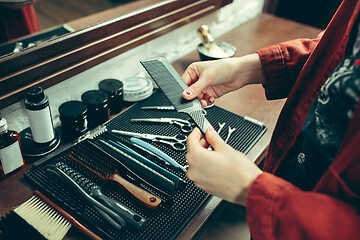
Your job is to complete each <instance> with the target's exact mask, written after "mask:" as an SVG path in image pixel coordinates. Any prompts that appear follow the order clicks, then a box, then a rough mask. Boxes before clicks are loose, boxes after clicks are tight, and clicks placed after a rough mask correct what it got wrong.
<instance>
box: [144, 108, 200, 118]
mask: <svg viewBox="0 0 360 240" xmlns="http://www.w3.org/2000/svg"><path fill="white" fill-rule="evenodd" d="M141 109H142V110H165V111H172V110H175V107H174V106H144V107H141ZM202 113H203V115H204V116H205V115H206V114H207V111H206V110H205V109H204V108H203V109H202Z"/></svg>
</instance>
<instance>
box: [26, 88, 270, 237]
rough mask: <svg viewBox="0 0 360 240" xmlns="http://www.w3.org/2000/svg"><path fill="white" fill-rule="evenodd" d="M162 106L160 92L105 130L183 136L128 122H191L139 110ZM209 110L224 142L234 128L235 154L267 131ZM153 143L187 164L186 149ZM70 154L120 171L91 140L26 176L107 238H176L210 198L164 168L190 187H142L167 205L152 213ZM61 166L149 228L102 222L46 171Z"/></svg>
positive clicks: (174, 114)
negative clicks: (166, 189)
mask: <svg viewBox="0 0 360 240" xmlns="http://www.w3.org/2000/svg"><path fill="white" fill-rule="evenodd" d="M159 105H162V106H167V105H170V103H169V102H168V100H167V99H166V98H165V96H164V95H163V93H162V92H161V91H156V92H154V94H153V95H152V96H151V97H150V98H148V99H146V100H144V101H142V102H139V103H137V104H134V105H133V106H132V107H130V108H128V109H127V110H126V111H124V112H122V113H121V114H119V115H118V116H116V117H115V118H113V119H112V120H111V121H109V122H107V123H106V124H105V125H106V127H107V128H108V129H110V130H111V129H118V130H126V131H133V132H139V133H152V134H158V135H175V134H179V133H181V130H180V128H179V126H176V125H169V124H165V123H151V124H149V123H138V122H131V121H130V120H131V119H133V118H153V117H157V118H158V117H166V118H181V119H185V120H189V117H188V116H187V115H185V114H181V113H177V112H176V111H160V110H142V109H141V107H143V106H159ZM206 111H207V115H206V117H207V119H208V120H209V122H210V123H211V124H212V125H213V126H214V127H215V128H216V129H217V130H218V128H219V125H218V123H226V124H225V126H224V128H223V129H222V131H221V133H220V136H221V137H222V138H223V139H226V137H227V134H228V127H229V126H230V127H231V128H236V130H235V132H234V133H233V134H232V135H231V136H230V139H229V141H228V143H229V144H230V145H231V146H232V147H234V148H235V149H237V150H240V151H242V152H244V153H247V152H248V151H249V150H250V149H251V147H252V146H253V145H254V144H255V143H256V141H257V140H258V139H259V138H260V137H261V136H262V135H263V133H264V132H265V131H266V126H261V125H257V124H254V123H252V122H250V121H247V120H245V119H244V118H243V117H241V116H238V115H236V114H233V113H231V112H229V111H227V110H224V109H222V108H219V107H217V106H213V107H211V108H208V109H206ZM104 138H106V135H105V134H101V135H100V136H97V137H96V138H95V139H94V140H92V141H94V143H98V141H99V139H104ZM120 138H121V139H122V140H123V141H124V142H129V137H121V136H120ZM151 143H152V144H153V145H155V146H156V147H158V148H159V149H161V150H163V151H164V152H166V153H167V154H168V155H170V156H171V157H173V158H174V159H176V160H177V161H178V162H179V163H180V164H181V165H186V160H185V155H186V150H185V151H176V150H174V149H172V148H171V147H170V146H167V145H164V144H162V143H157V142H151ZM71 154H73V155H77V156H81V157H83V158H88V159H89V161H90V162H91V163H92V164H93V165H96V167H97V168H98V170H99V172H101V171H103V172H111V171H114V170H115V169H119V164H118V163H117V162H115V161H114V160H113V159H112V158H110V157H109V156H107V155H105V154H104V153H102V152H101V151H99V150H98V149H96V148H94V147H93V146H92V144H90V143H89V141H88V140H83V141H81V142H79V143H77V144H74V145H71V146H67V147H64V148H62V150H60V151H58V152H57V153H56V154H53V156H51V157H48V158H46V159H43V160H40V161H39V162H37V163H35V164H34V167H33V168H32V169H30V170H28V171H27V172H26V173H25V176H26V177H27V179H28V180H29V181H30V182H31V183H33V184H34V185H35V188H38V189H40V191H42V192H43V193H44V194H45V195H47V196H49V197H50V198H52V199H53V200H55V202H57V203H58V204H59V205H60V206H61V207H63V208H64V209H65V210H67V211H68V212H69V213H71V214H72V215H73V216H74V217H75V218H76V219H78V220H79V221H81V222H82V223H83V224H84V225H86V226H87V227H88V228H90V229H91V230H93V231H94V232H96V233H97V234H98V235H99V236H101V237H103V238H105V239H157V240H158V239H175V238H176V236H177V235H178V234H179V233H180V232H181V231H182V230H183V229H184V227H185V226H186V224H187V223H188V222H189V221H190V220H191V218H192V217H193V216H194V214H196V213H197V211H198V210H199V208H200V207H201V206H202V204H203V203H204V202H205V201H206V199H207V198H208V197H209V195H208V194H206V193H205V192H204V191H202V190H201V189H199V188H197V187H196V186H195V185H194V184H193V183H192V182H191V181H189V180H188V179H187V178H186V175H185V174H184V173H183V172H182V171H179V170H176V169H173V168H171V167H169V166H168V165H162V164H161V163H160V164H161V165H162V166H163V167H164V168H166V169H167V170H169V171H170V172H172V173H174V174H176V175H177V176H179V177H180V178H182V179H184V180H185V181H186V184H184V185H183V186H182V187H179V188H178V189H177V190H176V191H175V192H174V193H171V194H167V193H164V192H159V191H158V190H157V189H156V188H153V187H152V186H151V185H146V184H143V183H139V184H140V185H141V186H142V187H144V188H146V189H147V190H148V191H150V192H152V193H154V194H155V195H157V196H159V197H160V198H161V199H162V200H163V202H162V203H161V204H160V206H159V208H157V209H150V208H147V207H145V206H143V205H141V204H140V203H138V202H137V201H136V199H135V198H134V197H133V196H131V195H130V194H129V193H127V192H126V191H125V190H123V189H122V188H121V187H118V186H117V185H115V184H112V183H108V182H105V183H104V180H102V179H101V178H100V177H99V176H97V175H95V174H94V173H93V172H91V171H90V170H88V169H87V168H85V167H84V166H83V165H81V164H79V163H77V162H75V161H74V160H72V158H71V157H70V155H71ZM57 162H63V163H65V164H67V165H68V166H70V167H71V168H73V169H75V170H76V171H77V172H79V173H81V174H82V175H83V176H84V177H86V178H88V179H90V180H91V181H93V182H94V183H95V184H97V185H99V186H101V187H102V190H103V193H104V194H105V195H107V196H109V197H112V198H114V199H117V200H119V201H120V202H121V203H123V204H124V205H126V206H127V207H129V208H131V209H133V210H134V211H136V212H137V213H139V214H140V215H142V216H143V217H145V218H146V219H147V225H146V227H145V229H143V230H136V229H133V228H132V227H128V228H126V229H125V230H124V231H121V232H120V231H117V230H115V229H113V228H112V227H111V226H109V224H106V222H104V221H103V220H102V218H101V217H99V215H98V214H97V212H96V211H94V209H93V208H92V207H91V206H89V205H88V204H87V202H86V201H84V200H83V199H82V197H80V195H78V194H77V193H76V192H75V191H74V190H73V188H71V187H69V186H68V185H67V184H65V183H64V182H63V181H62V180H61V179H58V178H57V177H56V176H53V175H52V174H50V173H49V172H47V171H46V170H45V167H46V165H47V164H55V163H57ZM120 174H121V172H120Z"/></svg>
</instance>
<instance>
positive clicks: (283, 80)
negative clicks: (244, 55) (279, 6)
mask: <svg viewBox="0 0 360 240" xmlns="http://www.w3.org/2000/svg"><path fill="white" fill-rule="evenodd" d="M359 9H360V1H355V0H344V1H343V3H342V4H341V6H340V8H339V10H338V11H337V13H336V14H335V16H334V18H333V19H332V21H331V22H330V24H329V26H328V27H327V29H326V30H325V32H323V33H322V34H321V35H319V38H317V39H313V40H309V39H299V40H294V41H290V42H285V43H282V44H278V45H276V46H271V47H268V48H265V49H262V50H259V51H258V54H259V56H260V59H261V62H262V66H263V70H264V74H265V78H266V84H265V91H266V96H267V98H268V99H276V98H281V97H286V96H288V99H287V101H286V103H285V105H284V108H283V110H282V112H281V114H280V116H279V119H278V122H277V125H276V128H275V130H274V133H273V137H272V140H271V143H270V146H269V151H268V155H267V157H266V159H265V164H264V170H265V171H267V172H270V173H274V172H275V170H276V169H277V167H278V166H279V164H280V163H281V161H282V159H283V158H284V156H285V155H286V154H287V152H288V151H289V149H290V148H291V147H292V146H293V144H294V142H295V140H296V137H297V136H298V134H299V133H300V132H301V128H302V125H303V123H304V121H305V118H306V117H307V114H308V111H309V108H310V106H311V104H312V102H313V100H314V99H315V98H316V96H317V95H318V94H319V89H320V87H321V85H322V84H323V83H324V82H325V81H326V79H327V78H328V77H329V75H330V74H331V73H332V72H333V70H334V69H335V67H336V66H337V65H338V64H339V63H340V61H341V60H342V59H343V58H344V55H345V49H346V46H347V43H348V40H349V35H350V33H351V30H352V27H353V25H354V22H355V20H356V17H357V16H358V13H359ZM298 66H302V67H300V68H299V67H298ZM359 122H360V104H359V105H358V107H357V110H356V111H355V113H354V116H353V118H352V120H351V121H350V124H349V127H348V130H347V133H346V135H345V138H344V140H343V142H342V145H341V147H340V149H339V152H338V155H337V157H336V158H335V160H334V162H333V163H332V164H331V166H330V167H329V169H328V170H327V171H326V172H325V174H324V175H323V176H322V178H321V179H320V180H319V182H318V183H317V184H316V186H315V188H314V189H313V190H312V191H308V192H305V191H302V190H300V189H298V188H296V187H295V186H293V185H292V184H290V183H288V182H286V181H284V180H282V179H280V178H278V177H276V176H274V175H272V174H269V173H266V172H265V173H263V174H261V175H260V176H259V177H258V178H257V179H256V180H255V181H254V183H253V185H252V186H251V188H250V191H249V196H248V198H247V202H246V209H247V220H248V223H249V227H250V231H251V233H252V236H253V238H254V239H277V240H278V239H292V240H293V239H294V240H296V239H356V238H359V236H360V215H359V212H360V131H359Z"/></svg>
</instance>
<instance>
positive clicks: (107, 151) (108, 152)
mask: <svg viewBox="0 0 360 240" xmlns="http://www.w3.org/2000/svg"><path fill="white" fill-rule="evenodd" d="M87 142H88V143H89V144H90V145H91V146H93V147H94V148H95V149H96V150H98V151H99V152H101V153H102V154H104V155H105V156H107V157H109V158H111V159H112V160H113V161H115V162H116V163H118V164H119V167H121V168H122V169H123V170H124V174H125V175H126V176H128V177H129V179H131V180H134V181H137V180H139V184H140V185H142V186H143V185H144V184H145V188H147V187H146V185H147V186H151V188H154V189H155V190H156V191H157V192H159V193H161V194H163V195H164V196H166V198H169V197H170V194H169V193H168V192H166V191H164V190H162V189H160V188H158V187H157V186H155V185H154V184H153V182H151V183H150V182H149V181H147V180H146V179H145V178H143V177H142V176H140V175H141V174H142V172H140V173H139V174H140V175H139V174H138V173H136V172H134V171H133V170H132V169H131V168H129V167H128V166H127V165H125V164H124V163H123V162H122V160H120V159H123V158H124V156H123V155H122V154H120V153H118V152H117V151H115V150H113V149H111V148H110V147H109V146H107V145H105V144H101V146H98V145H96V144H95V143H93V142H91V141H87ZM165 200H166V199H162V201H163V202H165Z"/></svg>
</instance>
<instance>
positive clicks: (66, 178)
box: [47, 165, 127, 230]
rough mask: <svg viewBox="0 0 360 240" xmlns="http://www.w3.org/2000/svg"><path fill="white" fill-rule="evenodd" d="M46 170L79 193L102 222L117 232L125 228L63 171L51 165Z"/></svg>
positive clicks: (123, 224)
mask: <svg viewBox="0 0 360 240" xmlns="http://www.w3.org/2000/svg"><path fill="white" fill-rule="evenodd" d="M47 170H48V171H49V172H52V173H55V174H56V175H57V176H59V177H60V178H61V179H63V180H64V181H65V182H67V183H69V184H70V185H71V186H72V187H73V188H74V189H75V190H76V191H77V192H78V193H80V194H81V195H82V196H83V197H84V199H85V200H87V201H88V202H89V203H90V204H91V206H92V207H93V208H94V209H95V210H96V211H97V212H98V213H99V214H100V215H101V216H102V218H103V219H104V220H106V221H107V222H108V223H109V224H110V225H112V226H113V227H114V228H116V229H118V230H122V229H123V228H124V227H126V225H127V224H126V222H125V220H124V219H123V218H122V217H121V216H120V215H118V214H116V213H115V212H113V211H112V210H110V209H108V208H107V207H105V206H104V205H103V204H101V203H99V202H98V201H97V200H95V199H94V198H93V197H91V196H90V195H89V194H88V193H87V192H86V191H85V190H84V189H83V188H82V187H80V186H79V184H77V183H76V182H75V181H74V180H73V179H72V178H70V177H69V176H68V175H67V174H66V173H65V172H64V171H62V170H61V169H59V168H57V167H56V166H53V165H48V166H47Z"/></svg>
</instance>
